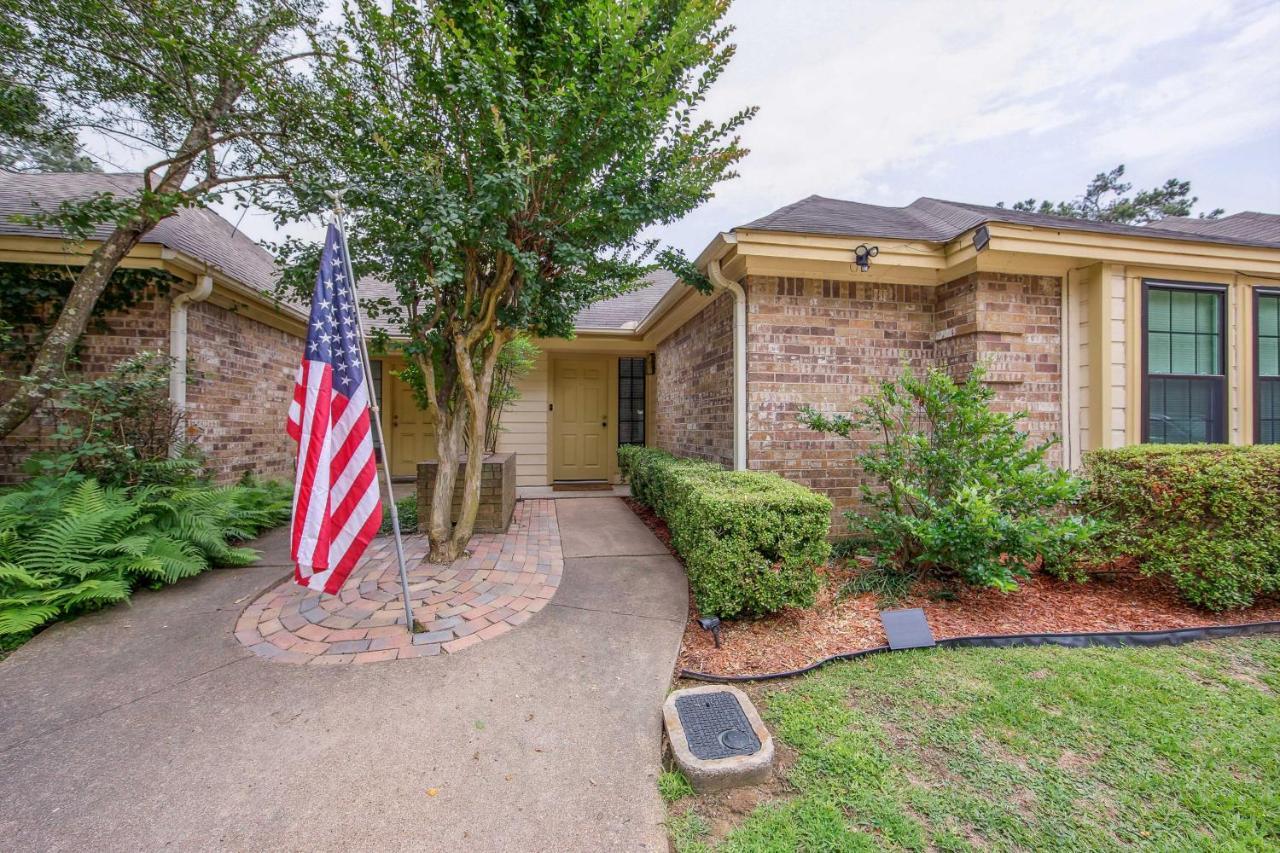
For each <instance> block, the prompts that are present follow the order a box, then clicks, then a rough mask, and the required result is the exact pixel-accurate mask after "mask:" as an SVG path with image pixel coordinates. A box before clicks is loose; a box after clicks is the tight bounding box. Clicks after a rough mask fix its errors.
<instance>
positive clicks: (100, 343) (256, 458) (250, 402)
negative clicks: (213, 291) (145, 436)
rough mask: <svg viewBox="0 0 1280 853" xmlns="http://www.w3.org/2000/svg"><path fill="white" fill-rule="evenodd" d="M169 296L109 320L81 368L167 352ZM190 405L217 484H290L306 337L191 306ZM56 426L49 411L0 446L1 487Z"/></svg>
mask: <svg viewBox="0 0 1280 853" xmlns="http://www.w3.org/2000/svg"><path fill="white" fill-rule="evenodd" d="M169 305H170V300H169V298H168V297H166V296H158V295H156V294H155V293H149V294H147V296H146V297H145V298H144V299H143V300H142V301H141V302H139V303H138V304H137V305H135V306H134V307H133V308H132V309H130V310H129V311H126V312H118V313H115V314H111V315H108V316H107V317H106V318H105V319H106V322H107V324H108V325H109V326H110V329H111V331H110V332H109V333H106V334H91V335H86V336H85V338H84V340H83V343H82V345H81V347H80V350H79V351H80V353H81V364H82V366H83V371H84V373H85V374H86V375H89V376H100V375H102V374H103V373H105V372H107V371H108V370H109V369H110V368H111V366H112V365H114V364H116V363H118V362H119V361H120V360H122V359H124V358H126V357H128V356H130V355H134V354H137V353H139V352H142V351H144V350H151V351H158V352H164V353H167V352H168V351H169ZM187 334H188V343H187V354H188V357H189V363H190V368H189V371H188V377H187V405H188V410H189V412H190V413H191V419H192V423H193V427H194V429H195V431H196V441H197V443H198V444H199V446H200V448H201V449H202V450H203V451H205V453H206V454H207V455H208V464H209V468H210V469H211V470H212V471H213V472H214V474H215V476H216V477H217V479H218V480H219V481H222V482H229V481H234V480H235V479H236V478H238V477H239V476H240V475H241V474H243V473H244V472H245V471H248V470H252V471H254V472H255V473H257V474H259V475H261V476H263V477H269V478H277V479H280V478H283V479H286V480H288V479H292V469H293V459H294V456H293V454H294V450H293V443H292V441H290V440H289V438H288V436H287V435H285V432H284V418H285V413H286V411H287V408H288V402H289V400H290V399H291V398H292V396H293V379H294V370H295V368H296V366H297V363H298V359H299V357H300V355H301V353H302V340H301V338H298V337H296V336H294V335H291V334H289V333H287V332H282V331H279V330H277V329H273V328H271V327H269V326H266V325H263V324H262V323H259V322H257V321H256V320H252V319H250V318H248V317H244V316H242V315H240V314H237V313H235V312H234V311H230V310H227V309H225V308H219V307H216V306H214V305H211V304H209V303H207V302H205V303H195V304H192V305H191V306H190V307H189V308H188V317H187ZM53 429H54V423H53V420H52V419H51V417H50V415H49V411H48V409H47V407H46V408H45V409H42V413H40V414H37V415H36V416H35V417H33V418H32V419H30V420H29V421H27V423H25V424H23V426H22V427H21V428H19V430H18V431H17V432H16V433H15V434H13V435H11V436H9V437H8V438H6V439H5V440H4V441H3V442H0V482H4V483H11V482H15V481H17V480H19V479H21V477H22V474H21V465H22V461H23V460H25V459H26V458H27V457H28V456H29V455H30V454H31V453H32V452H35V451H36V450H40V449H43V448H45V447H47V442H45V441H43V440H42V437H43V436H47V435H49V434H50V433H51V432H52V431H53Z"/></svg>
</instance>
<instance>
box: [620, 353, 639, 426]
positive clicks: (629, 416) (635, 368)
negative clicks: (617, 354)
mask: <svg viewBox="0 0 1280 853" xmlns="http://www.w3.org/2000/svg"><path fill="white" fill-rule="evenodd" d="M644 365H645V360H644V359H643V358H620V359H618V444H619V446H621V445H624V444H644Z"/></svg>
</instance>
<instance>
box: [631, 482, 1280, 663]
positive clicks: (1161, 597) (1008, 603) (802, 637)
mask: <svg viewBox="0 0 1280 853" xmlns="http://www.w3.org/2000/svg"><path fill="white" fill-rule="evenodd" d="M626 500H627V504H628V505H629V506H630V507H631V508H632V510H634V511H635V513H636V515H638V516H639V517H640V518H641V520H642V521H644V522H645V524H646V525H648V526H649V528H650V529H651V530H653V532H654V534H655V535H656V536H658V538H659V539H661V540H662V541H663V542H664V543H665V544H667V547H668V548H670V547H671V546H670V540H671V537H670V534H669V533H668V532H667V529H666V524H665V523H664V522H663V521H662V519H660V518H658V517H657V516H655V515H654V514H653V513H652V512H651V511H650V510H648V509H647V508H645V507H644V506H642V505H640V504H639V503H637V502H635V501H634V500H632V499H630V498H628V499H626ZM673 553H674V552H673ZM856 568H857V567H856V566H854V567H853V569H850V568H847V567H845V566H842V565H835V566H828V567H827V568H826V569H824V570H822V573H823V574H824V576H825V582H824V583H823V586H822V588H821V589H820V590H819V591H818V599H817V601H816V603H815V604H814V606H813V607H812V608H809V609H804V610H802V609H798V608H788V609H786V610H783V611H781V612H780V613H775V614H773V615H772V616H766V617H764V618H761V619H742V620H733V621H727V620H726V621H725V622H724V623H723V625H722V626H721V628H720V643H721V648H719V649H717V648H715V644H714V642H713V640H712V637H711V634H710V633H709V632H707V631H704V630H702V628H701V627H699V625H698V623H697V616H698V615H699V614H698V612H697V608H696V607H695V606H694V605H693V603H692V600H691V601H690V605H689V623H688V625H687V626H686V627H685V632H684V641H683V643H682V644H681V648H680V657H679V661H678V667H679V668H680V669H681V670H690V671H694V672H705V673H711V674H715V675H751V674H764V673H770V672H782V671H786V670H793V669H799V668H801V667H804V666H807V665H809V664H811V663H815V662H817V661H819V660H822V659H823V658H826V657H830V656H831V655H836V654H841V653H843V652H851V651H857V650H858V649H867V648H873V647H875V646H881V645H884V644H885V642H886V640H885V635H884V629H883V628H882V627H881V624H880V618H879V610H880V607H879V604H878V602H877V599H876V596H875V595H872V594H865V595H858V596H849V597H845V598H839V596H838V592H839V590H840V589H841V587H843V586H844V583H845V581H846V580H847V579H848V578H849V576H850V573H851V571H852V570H856ZM944 591H945V592H947V593H949V594H950V595H951V596H954V597H953V598H948V599H939V598H938V597H937V596H938V594H939V593H941V592H944ZM894 607H895V608H899V607H921V608H923V609H924V612H925V616H926V617H927V618H928V620H929V625H930V627H931V628H932V629H933V635H934V637H935V638H937V639H946V638H950V637H963V636H971V635H993V634H996V635H999V634H1045V633H1065V632H1077V631H1160V630H1171V629H1175V628H1202V627H1208V626H1213V625H1237V624H1241V623H1244V622H1270V621H1280V601H1274V600H1273V601H1267V602H1263V603H1259V604H1257V605H1255V606H1253V607H1250V608H1248V609H1246V610H1233V611H1229V612H1226V613H1210V612H1208V611H1205V610H1200V609H1198V608H1196V607H1193V606H1191V605H1189V604H1187V603H1185V602H1183V601H1182V600H1181V599H1179V598H1178V596H1177V592H1176V591H1175V590H1173V589H1172V588H1171V587H1170V586H1169V585H1168V584H1167V583H1164V582H1163V581H1161V580H1159V579H1155V578H1147V577H1143V576H1141V575H1139V574H1137V573H1135V572H1133V571H1117V572H1115V573H1110V574H1100V575H1096V576H1094V577H1092V578H1091V579H1090V580H1089V581H1088V582H1087V583H1074V582H1071V581H1060V580H1058V579H1056V578H1054V577H1052V576H1050V575H1047V574H1044V573H1042V572H1035V573H1034V574H1033V575H1032V577H1031V579H1029V580H1027V581H1024V582H1023V583H1022V585H1021V587H1020V588H1019V589H1018V591H1017V592H1012V593H1007V594H1004V593H999V592H996V591H994V590H984V589H975V588H971V587H962V588H959V589H955V588H950V587H944V586H943V585H942V584H940V583H938V582H929V581H922V582H920V583H918V584H916V586H915V588H914V589H913V591H912V594H911V595H910V596H908V597H907V598H905V599H903V600H902V601H901V602H899V603H898V604H896V605H894Z"/></svg>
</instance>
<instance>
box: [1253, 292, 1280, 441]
mask: <svg viewBox="0 0 1280 853" xmlns="http://www.w3.org/2000/svg"><path fill="white" fill-rule="evenodd" d="M1257 300H1258V302H1257V309H1258V310H1257V314H1256V317H1257V322H1256V323H1255V325H1256V326H1257V336H1258V340H1257V350H1256V352H1257V365H1258V376H1257V382H1256V383H1255V385H1256V388H1255V391H1254V394H1256V395H1257V404H1256V405H1257V411H1258V414H1257V424H1256V426H1257V438H1256V441H1257V442H1258V444H1280V293H1258V295H1257Z"/></svg>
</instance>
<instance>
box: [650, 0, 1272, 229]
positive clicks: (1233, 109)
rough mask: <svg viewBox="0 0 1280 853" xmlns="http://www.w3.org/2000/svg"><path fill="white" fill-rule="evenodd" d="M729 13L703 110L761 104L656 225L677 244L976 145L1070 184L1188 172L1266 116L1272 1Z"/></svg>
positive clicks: (887, 185) (796, 6)
mask: <svg viewBox="0 0 1280 853" xmlns="http://www.w3.org/2000/svg"><path fill="white" fill-rule="evenodd" d="M730 20H731V22H732V23H734V24H735V25H736V26H737V33H736V34H735V41H736V42H737V44H738V54H737V57H736V58H735V60H734V62H733V64H732V65H731V66H730V68H729V70H728V71H727V72H726V74H725V76H724V77H723V78H722V79H721V81H720V83H719V85H718V88H717V90H716V91H715V93H714V94H713V96H712V98H711V99H710V100H709V101H708V104H707V108H706V109H707V112H708V113H709V114H711V115H726V114H728V113H729V112H731V111H732V110H734V109H736V108H738V107H741V106H742V105H744V104H756V105H758V106H759V107H760V112H759V115H758V116H757V118H756V119H755V120H754V121H753V122H752V123H751V124H750V125H749V126H748V127H747V128H746V130H745V131H744V133H743V141H744V144H745V145H746V146H747V147H749V148H750V149H751V154H750V155H749V156H748V157H747V158H746V159H745V160H744V161H743V162H742V164H741V168H740V172H741V173H742V177H741V178H739V179H738V180H736V181H734V182H732V183H730V184H727V185H725V186H723V187H721V188H720V189H719V191H718V193H717V197H716V199H715V200H714V201H713V202H711V203H710V204H708V205H707V206H706V207H704V208H703V209H701V210H699V211H697V212H695V213H694V214H692V215H691V216H689V217H686V219H685V220H683V221H682V222H680V223H678V224H677V225H675V226H672V227H671V228H669V229H666V230H665V231H664V232H660V233H663V234H664V236H666V237H667V238H668V239H671V240H673V241H674V242H676V243H677V244H678V245H682V246H684V247H685V248H686V249H687V250H689V251H691V252H696V251H698V250H699V249H700V248H701V247H702V246H703V245H705V243H706V242H707V240H709V239H710V238H711V236H712V235H713V234H714V233H715V232H716V231H717V230H723V229H725V228H729V227H732V226H733V225H737V224H741V223H742V222H744V221H748V220H750V219H753V218H755V217H757V216H760V215H763V214H765V213H767V212H769V211H770V210H772V209H774V208H776V207H779V206H781V205H783V204H787V203H790V202H792V201H795V200H796V199H799V198H801V197H803V196H805V195H808V194H810V193H819V194H823V195H831V196H837V197H861V198H864V199H867V200H875V201H880V202H882V203H885V202H887V203H896V204H903V203H906V202H908V201H910V200H911V196H910V195H908V194H907V193H908V191H909V190H910V191H916V190H919V191H924V192H930V193H937V194H945V193H946V192H947V190H946V189H945V188H933V189H930V188H929V187H928V186H927V185H928V181H929V177H930V174H931V173H932V174H934V175H937V174H938V173H939V172H940V171H942V170H941V167H940V162H943V161H945V162H946V163H948V164H950V168H949V170H950V171H958V172H963V171H965V170H972V169H974V168H992V166H991V164H989V163H983V162H981V161H980V160H975V159H974V158H975V157H979V156H980V152H981V149H982V148H983V146H984V145H989V146H993V147H994V146H997V145H999V146H1000V147H1001V150H1002V151H1005V152H1006V154H1007V153H1008V151H1009V150H1010V143H1011V142H1012V141H1014V140H1024V141H1023V144H1021V145H1020V146H1018V147H1016V148H1015V149H1014V150H1015V153H1016V155H1017V156H1016V157H1015V159H1013V160H1012V161H1008V162H1003V163H1000V164H997V165H996V168H999V169H1001V170H1004V171H1016V170H1018V169H1020V168H1028V169H1029V168H1031V167H1032V166H1033V165H1037V167H1039V164H1043V163H1045V162H1046V158H1048V162H1054V161H1056V162H1057V163H1058V164H1059V166H1060V168H1063V169H1066V168H1070V170H1071V172H1072V174H1073V175H1074V177H1073V178H1072V185H1073V186H1077V185H1082V184H1083V181H1084V180H1086V179H1087V178H1088V177H1089V176H1092V175H1093V174H1094V173H1095V172H1097V171H1099V170H1100V169H1103V168H1108V167H1110V166H1112V165H1115V163H1117V162H1121V161H1123V162H1126V163H1133V162H1140V161H1143V160H1149V161H1151V163H1152V165H1153V166H1160V167H1168V168H1174V167H1185V166H1186V165H1187V163H1188V161H1190V160H1192V159H1193V158H1195V157H1196V156H1198V155H1200V154H1202V153H1203V152H1206V151H1209V150H1212V149H1214V148H1217V147H1221V146H1223V145H1227V144H1234V143H1238V142H1241V141H1244V140H1248V139H1252V138H1256V137H1257V136H1258V135H1259V134H1263V133H1267V132H1271V133H1274V132H1275V131H1276V129H1277V127H1280V99H1278V98H1277V97H1276V96H1275V93H1276V92H1277V90H1280V51H1276V50H1275V49H1274V46H1275V44H1276V43H1277V42H1278V41H1280V39H1278V38H1277V36H1278V35H1280V33H1278V32H1277V30H1278V29H1280V6H1276V5H1275V4H1264V3H1257V2H1252V3H1249V2H1235V3H1212V4H1210V3H1204V2H1202V0H1131V1H1130V2H1125V3H1080V2H1075V3H1071V2H1067V3H1058V4H1054V5H1049V4H1044V3H1028V2H986V3H981V2H979V3H968V4H963V5H961V4H956V3H951V2H931V1H930V0H922V1H921V2H897V3H850V2H822V3H816V2H805V3H789V4H785V5H781V4H778V3H775V2H770V0H745V2H744V0H739V2H738V3H737V4H735V6H734V7H733V9H732V11H731V12H730ZM1265 92H1270V93H1271V95H1270V96H1269V97H1268V96H1266V95H1264V94H1263V93H1265ZM903 175H910V176H912V178H913V179H912V180H910V183H911V184H920V185H923V186H918V187H917V186H912V187H908V186H906V184H905V183H904V181H903V178H902V176H903ZM889 176H893V177H894V180H893V181H889V180H887V178H888V177H889ZM895 186H897V187H899V191H898V192H897V193H895V192H894V191H893V189H892V187H895ZM1051 189H1052V188H1050V189H1046V190H1044V192H1049V191H1050V190H1051Z"/></svg>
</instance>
